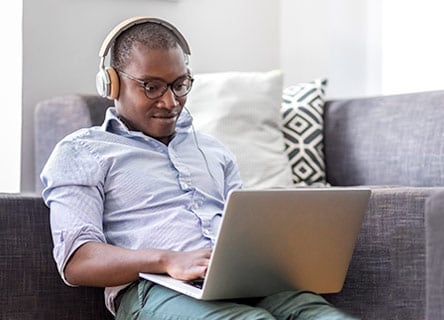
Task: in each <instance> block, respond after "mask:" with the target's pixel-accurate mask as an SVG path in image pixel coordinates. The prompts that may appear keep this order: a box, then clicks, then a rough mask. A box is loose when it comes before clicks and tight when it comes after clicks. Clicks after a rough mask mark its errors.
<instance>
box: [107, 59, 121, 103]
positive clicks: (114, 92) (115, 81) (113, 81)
mask: <svg viewBox="0 0 444 320" xmlns="http://www.w3.org/2000/svg"><path fill="white" fill-rule="evenodd" d="M106 73H107V75H108V78H109V90H108V92H107V93H108V94H107V98H108V99H110V100H114V99H117V98H118V97H119V89H120V82H119V76H118V75H117V72H116V70H114V68H112V67H108V68H106Z"/></svg>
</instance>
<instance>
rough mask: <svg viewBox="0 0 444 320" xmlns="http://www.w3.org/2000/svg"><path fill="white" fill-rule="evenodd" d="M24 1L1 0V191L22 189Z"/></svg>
mask: <svg viewBox="0 0 444 320" xmlns="http://www.w3.org/2000/svg"><path fill="white" fill-rule="evenodd" d="M21 17H22V2H21V1H20V0H17V1H13V2H11V3H9V2H2V3H0V39H2V41H3V47H2V49H3V50H0V61H3V66H2V74H3V76H2V77H0V88H1V89H0V101H1V102H2V113H1V114H2V125H1V126H0V149H1V150H2V155H1V157H0V192H19V191H20V151H21V150H20V140H21V131H22V127H21V115H22V112H21V106H22V96H21V94H22V42H21V38H22V18H21Z"/></svg>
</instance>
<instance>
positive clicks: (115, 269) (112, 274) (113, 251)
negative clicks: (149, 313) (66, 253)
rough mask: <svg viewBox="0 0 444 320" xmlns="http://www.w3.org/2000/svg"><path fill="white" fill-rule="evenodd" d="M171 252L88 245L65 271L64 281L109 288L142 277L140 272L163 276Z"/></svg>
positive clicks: (103, 244) (80, 249)
mask: <svg viewBox="0 0 444 320" xmlns="http://www.w3.org/2000/svg"><path fill="white" fill-rule="evenodd" d="M168 254H169V253H168V251H164V250H156V249H146V250H129V249H124V248H119V247H116V246H113V245H109V244H105V243H99V242H88V243H86V244H84V245H82V246H81V247H79V248H78V249H77V251H76V252H75V253H74V254H73V256H72V257H71V259H70V260H69V262H68V264H67V265H66V268H65V278H66V280H67V281H68V282H69V283H70V284H73V285H83V286H97V287H110V286H117V285H122V284H126V283H129V282H132V281H135V280H137V279H138V278H139V272H142V271H144V272H152V273H164V272H166V267H165V260H166V256H167V255H168Z"/></svg>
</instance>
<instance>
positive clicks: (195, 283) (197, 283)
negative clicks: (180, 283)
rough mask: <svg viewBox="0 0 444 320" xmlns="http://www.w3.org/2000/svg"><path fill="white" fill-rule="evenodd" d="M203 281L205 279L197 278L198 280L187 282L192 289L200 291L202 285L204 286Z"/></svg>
mask: <svg viewBox="0 0 444 320" xmlns="http://www.w3.org/2000/svg"><path fill="white" fill-rule="evenodd" d="M204 280H205V278H198V279H194V280H191V281H188V284H190V285H192V286H193V287H196V288H199V289H202V287H203V284H204Z"/></svg>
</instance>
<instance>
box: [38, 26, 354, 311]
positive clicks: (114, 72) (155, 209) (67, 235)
mask: <svg viewBox="0 0 444 320" xmlns="http://www.w3.org/2000/svg"><path fill="white" fill-rule="evenodd" d="M130 20H131V21H127V22H123V23H122V24H123V27H122V25H119V26H118V30H117V31H116V32H115V34H111V35H110V36H109V37H107V39H108V38H111V40H109V39H108V42H106V43H104V45H105V50H104V53H103V54H102V62H101V70H100V72H99V73H103V72H106V73H107V74H106V75H103V74H102V75H99V78H101V77H105V78H106V77H108V76H109V77H110V81H111V87H112V89H109V90H108V89H106V90H105V91H106V94H104V95H107V96H108V97H111V98H112V99H114V100H115V107H111V108H109V109H108V111H107V114H106V119H105V121H104V123H103V125H102V126H101V127H93V128H89V129H82V130H79V131H77V132H75V133H73V134H71V135H69V136H67V137H66V138H64V139H63V140H62V141H61V142H60V143H59V144H58V145H57V146H56V148H55V149H54V151H53V153H52V155H51V157H50V159H49V160H48V162H47V164H46V166H45V168H44V170H43V172H42V175H41V178H42V182H43V184H44V185H45V189H44V191H43V197H44V199H45V202H46V204H47V205H48V206H49V207H50V210H51V229H52V235H53V240H54V258H55V260H56V262H57V266H58V268H59V272H60V274H61V276H62V278H63V279H64V281H65V282H66V283H67V284H69V285H86V286H101V287H106V289H105V296H106V304H107V307H108V308H109V310H110V311H111V312H112V313H114V314H115V313H116V314H117V315H116V318H117V319H167V318H168V319H233V318H236V319H274V318H285V319H296V318H297V319H346V318H347V316H345V315H344V314H342V313H341V312H339V311H338V310H336V309H334V308H332V307H331V306H330V305H329V304H328V303H327V302H325V300H323V299H322V298H321V297H319V296H317V295H315V294H312V293H308V292H283V293H280V294H276V295H273V296H270V297H265V298H263V299H248V300H236V301H210V302H208V301H199V300H195V299H193V298H190V297H187V296H184V295H181V294H178V293H176V292H174V291H171V290H169V289H166V288H163V287H161V286H159V285H156V284H153V283H151V282H149V281H145V280H140V279H139V277H138V274H139V272H149V273H167V274H169V275H170V276H172V277H174V278H177V279H182V280H192V279H197V278H201V277H203V276H204V275H205V272H206V269H207V266H208V262H209V259H210V255H211V248H212V245H213V243H214V240H215V235H216V233H217V230H218V224H219V220H220V218H221V213H222V211H223V206H224V201H225V199H226V197H227V195H228V192H229V191H230V190H233V189H236V188H240V187H241V180H240V175H239V170H238V168H237V165H236V162H235V159H234V156H233V155H232V153H231V152H230V151H229V150H227V149H226V148H225V147H224V146H223V145H222V144H221V143H220V142H219V141H217V140H216V139H215V138H213V137H210V136H207V135H204V134H201V133H198V132H194V130H193V128H192V118H191V116H190V114H189V113H188V112H187V110H186V109H185V110H184V106H185V102H186V96H187V94H188V93H189V92H190V90H191V87H192V82H193V79H192V76H191V74H190V70H189V68H188V65H187V61H188V57H187V54H189V48H188V45H187V43H186V42H184V39H183V38H182V35H181V34H180V33H179V32H178V31H177V29H175V28H174V27H173V26H172V25H170V24H169V23H168V22H166V21H162V20H160V19H151V18H135V19H130ZM111 44H112V58H111V61H112V68H108V69H105V68H104V65H103V64H104V63H103V61H104V57H105V56H106V53H107V50H108V49H107V48H108V47H110V46H111ZM98 81H99V82H100V81H101V80H100V79H98ZM107 81H108V80H106V81H105V82H107ZM104 86H107V84H106V83H105V84H99V87H100V88H101V89H99V91H101V90H102V89H103V88H102V87H104ZM113 86H114V87H113ZM101 93H102V92H101ZM102 94H103V93H102ZM208 107H211V106H208Z"/></svg>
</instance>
